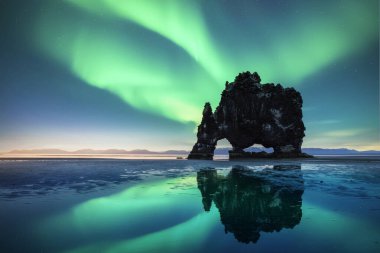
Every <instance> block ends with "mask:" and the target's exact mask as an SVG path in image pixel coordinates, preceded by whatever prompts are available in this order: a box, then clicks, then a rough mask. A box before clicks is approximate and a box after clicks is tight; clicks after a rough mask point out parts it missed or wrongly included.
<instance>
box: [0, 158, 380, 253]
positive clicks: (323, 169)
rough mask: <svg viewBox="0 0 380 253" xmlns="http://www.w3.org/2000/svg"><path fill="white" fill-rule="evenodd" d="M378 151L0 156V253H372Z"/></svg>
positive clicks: (376, 237)
mask: <svg viewBox="0 0 380 253" xmlns="http://www.w3.org/2000/svg"><path fill="white" fill-rule="evenodd" d="M379 225H380V161H378V160H376V159H373V160H363V159H358V160H350V161H349V162H346V161H344V160H342V159H339V160H335V159H331V160H303V161H291V160H284V161H265V160H259V161H255V162H229V161H187V160H105V159H103V160H101V159H100V160H96V159H67V160H65V159H59V160H54V159H47V160H38V159H35V160H2V161H0V226H1V229H0V251H1V252H110V253H117V252H380V226H379Z"/></svg>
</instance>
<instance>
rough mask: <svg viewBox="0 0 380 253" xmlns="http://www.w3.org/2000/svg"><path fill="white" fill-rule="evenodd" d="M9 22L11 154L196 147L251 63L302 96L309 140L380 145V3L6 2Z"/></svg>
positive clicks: (4, 22)
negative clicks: (199, 129) (208, 114)
mask: <svg viewBox="0 0 380 253" xmlns="http://www.w3.org/2000/svg"><path fill="white" fill-rule="evenodd" d="M0 31H1V35H0V151H6V150H11V149H31V148H62V149H68V150H73V149H80V148H94V149H107V148H123V149H150V150H167V149H185V150H190V149H191V147H192V145H193V144H194V143H195V141H196V137H195V129H196V126H197V125H198V124H199V122H200V120H201V112H202V109H203V105H204V103H205V102H206V101H210V102H211V104H212V106H213V108H215V107H216V105H217V103H218V101H219V98H220V93H221V91H222V90H223V88H224V84H225V81H227V80H228V81H233V79H234V77H235V76H236V74H237V73H239V72H242V71H247V70H249V71H251V72H253V71H257V72H258V73H259V74H260V76H261V79H262V82H263V83H266V82H273V83H281V84H282V85H284V86H286V87H295V88H296V89H297V90H299V91H300V92H301V94H302V96H303V100H304V110H303V112H304V123H305V126H306V137H305V139H304V145H303V146H304V147H320V148H337V147H345V148H355V149H358V150H368V149H379V150H380V136H379V132H380V126H379V1H378V0H363V1H356V0H311V1H304V0H288V1H286V0H257V1H253V0H207V1H206V0H60V1H58V0H54V1H52V0H28V1H22V0H0ZM227 144H228V143H223V141H221V145H220V146H223V145H227Z"/></svg>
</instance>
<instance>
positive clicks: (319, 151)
mask: <svg viewBox="0 0 380 253" xmlns="http://www.w3.org/2000/svg"><path fill="white" fill-rule="evenodd" d="M229 150H231V148H217V149H216V150H215V155H228V151H229ZM246 151H250V152H260V151H266V152H272V151H273V150H272V149H269V148H268V149H267V148H257V147H251V148H248V149H246ZM302 151H303V152H305V153H307V154H310V155H380V151H378V150H367V151H358V150H355V149H347V148H336V149H326V148H303V149H302ZM189 152H190V151H187V150H167V151H150V150H146V149H135V150H124V149H105V150H95V149H79V150H76V151H66V150H62V149H26V150H12V151H10V152H7V153H4V154H6V155H11V154H14V155H20V154H22V155H28V154H29V155H37V154H44V155H187V154H188V153H189ZM4 154H3V155H4Z"/></svg>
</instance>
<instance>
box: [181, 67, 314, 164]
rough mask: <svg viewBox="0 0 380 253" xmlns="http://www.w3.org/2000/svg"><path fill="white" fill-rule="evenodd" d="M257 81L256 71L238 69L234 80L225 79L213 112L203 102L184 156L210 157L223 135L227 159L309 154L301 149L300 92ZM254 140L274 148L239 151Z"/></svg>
mask: <svg viewBox="0 0 380 253" xmlns="http://www.w3.org/2000/svg"><path fill="white" fill-rule="evenodd" d="M260 82H261V78H260V76H259V75H258V74H257V73H256V72H254V73H252V74H251V73H250V72H244V73H240V74H239V75H238V76H236V77H235V80H234V82H232V83H228V82H226V87H225V89H224V90H223V92H222V95H221V100H220V103H219V105H218V107H217V108H216V110H215V112H213V110H212V108H211V105H210V103H206V104H205V106H204V109H203V116H202V121H201V124H200V125H199V126H198V133H197V142H196V143H195V145H194V146H193V149H192V151H191V152H190V154H189V156H188V159H212V158H213V155H214V150H215V147H216V144H217V142H218V140H221V139H223V138H226V139H227V140H228V141H229V142H230V143H231V145H232V151H230V159H236V158H254V157H309V156H308V155H306V154H304V153H302V152H301V145H302V140H303V137H304V136H305V134H304V131H305V126H304V124H303V121H302V97H301V94H300V93H299V92H297V91H296V90H295V89H294V88H283V87H282V86H281V85H280V84H277V85H274V84H273V83H269V84H261V83H260ZM254 144H261V145H262V146H264V147H266V148H270V147H271V148H273V150H274V152H273V153H271V154H267V153H265V154H264V153H249V152H244V151H243V149H245V148H248V147H250V146H253V145H254Z"/></svg>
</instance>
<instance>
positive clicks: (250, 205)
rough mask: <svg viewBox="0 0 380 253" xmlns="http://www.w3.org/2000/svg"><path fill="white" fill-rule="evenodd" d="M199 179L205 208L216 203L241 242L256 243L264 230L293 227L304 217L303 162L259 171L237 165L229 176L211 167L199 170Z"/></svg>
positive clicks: (229, 228)
mask: <svg viewBox="0 0 380 253" xmlns="http://www.w3.org/2000/svg"><path fill="white" fill-rule="evenodd" d="M197 182H198V189H199V190H200V192H201V194H202V202H203V208H204V210H205V211H206V212H208V211H210V209H211V206H212V203H214V205H215V207H216V208H217V209H218V210H219V213H220V221H221V223H222V224H223V225H224V228H225V232H226V233H228V232H229V233H232V234H233V235H234V236H235V238H236V239H237V240H238V241H239V242H244V243H256V242H257V241H258V240H259V238H260V234H261V233H262V232H267V233H268V232H274V231H277V232H279V231H280V230H282V229H283V228H288V229H289V228H290V229H291V228H294V227H295V226H296V225H297V224H299V223H300V221H301V218H302V195H303V192H304V180H303V177H302V171H301V167H300V166H297V165H276V166H274V167H273V168H271V169H270V168H268V169H264V170H262V171H257V172H255V171H252V170H250V169H249V168H246V167H242V166H234V167H233V168H232V169H231V171H230V172H229V174H228V175H226V176H224V175H219V174H218V173H217V170H215V169H213V168H207V169H202V170H200V171H199V172H197Z"/></svg>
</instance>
